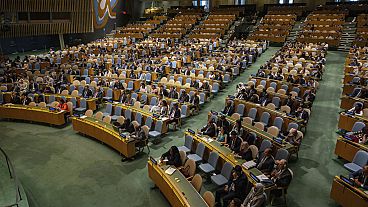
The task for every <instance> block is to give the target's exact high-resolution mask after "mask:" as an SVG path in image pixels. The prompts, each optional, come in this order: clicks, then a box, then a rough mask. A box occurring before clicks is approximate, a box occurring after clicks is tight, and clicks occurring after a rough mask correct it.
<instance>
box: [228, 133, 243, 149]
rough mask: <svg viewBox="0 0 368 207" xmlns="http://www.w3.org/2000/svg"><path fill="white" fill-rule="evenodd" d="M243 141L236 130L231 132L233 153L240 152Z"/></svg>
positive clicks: (230, 141)
mask: <svg viewBox="0 0 368 207" xmlns="http://www.w3.org/2000/svg"><path fill="white" fill-rule="evenodd" d="M242 141H243V140H242V139H241V138H240V137H239V136H238V134H237V133H236V131H231V132H230V140H229V148H230V149H231V151H233V153H239V151H240V145H241V143H242Z"/></svg>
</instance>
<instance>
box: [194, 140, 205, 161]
mask: <svg viewBox="0 0 368 207" xmlns="http://www.w3.org/2000/svg"><path fill="white" fill-rule="evenodd" d="M205 149H206V147H205V146H204V144H203V143H202V142H201V143H199V144H198V146H197V149H196V154H197V155H198V156H199V157H201V158H203V154H204V150H205Z"/></svg>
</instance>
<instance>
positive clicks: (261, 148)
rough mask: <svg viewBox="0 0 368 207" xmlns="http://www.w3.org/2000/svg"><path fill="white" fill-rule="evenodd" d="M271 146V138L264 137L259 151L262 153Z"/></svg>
mask: <svg viewBox="0 0 368 207" xmlns="http://www.w3.org/2000/svg"><path fill="white" fill-rule="evenodd" d="M271 146H272V143H271V142H270V141H269V140H267V139H264V140H263V141H262V143H261V146H260V147H259V152H260V153H262V152H264V151H265V149H267V148H270V147H271Z"/></svg>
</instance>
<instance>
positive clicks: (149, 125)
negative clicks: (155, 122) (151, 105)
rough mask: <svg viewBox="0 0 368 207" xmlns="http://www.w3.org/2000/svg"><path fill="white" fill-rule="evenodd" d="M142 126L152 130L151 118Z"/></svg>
mask: <svg viewBox="0 0 368 207" xmlns="http://www.w3.org/2000/svg"><path fill="white" fill-rule="evenodd" d="M144 125H146V126H148V127H149V128H150V129H151V128H152V117H150V116H149V117H147V118H146V121H145V122H144Z"/></svg>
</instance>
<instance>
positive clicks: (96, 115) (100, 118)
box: [95, 111, 103, 121]
mask: <svg viewBox="0 0 368 207" xmlns="http://www.w3.org/2000/svg"><path fill="white" fill-rule="evenodd" d="M102 117H103V113H102V112H101V111H99V112H97V113H96V114H95V118H96V119H98V120H100V121H102Z"/></svg>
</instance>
